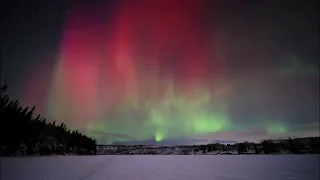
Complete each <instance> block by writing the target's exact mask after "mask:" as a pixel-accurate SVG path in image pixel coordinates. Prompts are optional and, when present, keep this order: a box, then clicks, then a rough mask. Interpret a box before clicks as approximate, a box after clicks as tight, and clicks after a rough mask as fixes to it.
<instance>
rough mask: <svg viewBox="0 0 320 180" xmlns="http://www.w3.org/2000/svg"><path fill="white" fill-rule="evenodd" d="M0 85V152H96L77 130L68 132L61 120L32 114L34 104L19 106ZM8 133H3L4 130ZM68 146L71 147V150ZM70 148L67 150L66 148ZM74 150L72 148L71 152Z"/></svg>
mask: <svg viewBox="0 0 320 180" xmlns="http://www.w3.org/2000/svg"><path fill="white" fill-rule="evenodd" d="M6 91H7V86H6V85H5V86H2V87H0V140H1V144H0V150H1V151H0V153H1V154H0V155H1V156H10V155H25V154H29V155H31V154H41V155H50V154H65V153H77V154H96V141H95V140H93V139H91V138H89V137H87V136H85V135H82V134H81V133H79V132H78V130H76V131H74V133H70V130H68V129H67V127H66V124H65V123H61V125H60V126H56V125H55V121H54V122H53V123H46V119H42V118H41V117H40V115H38V116H37V117H35V118H34V117H33V115H34V111H35V106H33V107H32V108H31V109H30V108H29V107H25V108H22V107H21V106H20V104H19V102H18V101H12V100H11V99H10V98H9V97H8V95H6V94H5V93H6ZM8 132H9V133H11V134H7V133H8ZM71 149H72V150H71ZM70 150H71V151H70ZM73 150H76V151H73Z"/></svg>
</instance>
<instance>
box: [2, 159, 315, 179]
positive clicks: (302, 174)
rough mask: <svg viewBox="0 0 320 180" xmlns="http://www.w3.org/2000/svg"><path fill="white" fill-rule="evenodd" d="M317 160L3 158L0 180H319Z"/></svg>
mask: <svg viewBox="0 0 320 180" xmlns="http://www.w3.org/2000/svg"><path fill="white" fill-rule="evenodd" d="M319 158H320V156H319V155H269V156H268V155H261V156H260V155H259V156H256V155H243V156H241V155H236V156H219V155H218V156H214V155H213V156H210V155H203V156H163V155H162V156H161V155H159V156H157V155H150V156H147V155H137V156H124V155H123V156H122V155H121V156H81V157H79V156H58V157H30V158H28V157H26V158H1V178H0V179H1V180H127V179H128V180H129V179H130V180H169V179H170V180H188V179H189V180H215V179H217V180H275V179H277V180H287V179H288V180H289V179H290V180H295V179H296V180H319V173H320V172H319V168H320V166H319Z"/></svg>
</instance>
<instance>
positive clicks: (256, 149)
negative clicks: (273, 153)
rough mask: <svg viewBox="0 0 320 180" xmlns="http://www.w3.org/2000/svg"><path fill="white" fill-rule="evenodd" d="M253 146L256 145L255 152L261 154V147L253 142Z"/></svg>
mask: <svg viewBox="0 0 320 180" xmlns="http://www.w3.org/2000/svg"><path fill="white" fill-rule="evenodd" d="M253 147H254V153H255V154H260V153H261V152H260V149H259V148H258V146H257V144H255V143H253Z"/></svg>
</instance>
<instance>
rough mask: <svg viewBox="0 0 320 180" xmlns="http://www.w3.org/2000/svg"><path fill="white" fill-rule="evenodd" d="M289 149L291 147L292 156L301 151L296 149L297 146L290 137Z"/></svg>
mask: <svg viewBox="0 0 320 180" xmlns="http://www.w3.org/2000/svg"><path fill="white" fill-rule="evenodd" d="M289 147H290V152H291V153H292V154H298V153H299V150H298V149H297V148H296V147H295V145H294V144H293V141H292V139H291V138H290V137H289Z"/></svg>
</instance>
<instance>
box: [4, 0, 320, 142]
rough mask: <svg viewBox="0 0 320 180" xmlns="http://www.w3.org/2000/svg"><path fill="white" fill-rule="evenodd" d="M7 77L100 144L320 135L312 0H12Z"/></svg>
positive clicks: (7, 8) (25, 100)
mask: <svg viewBox="0 0 320 180" xmlns="http://www.w3.org/2000/svg"><path fill="white" fill-rule="evenodd" d="M2 12H3V13H4V16H3V21H2V24H3V25H4V26H2V28H1V31H2V32H1V60H2V72H1V75H2V76H1V80H2V83H6V84H8V86H9V94H10V95H11V96H12V97H13V99H18V100H19V101H20V102H21V104H23V105H26V106H29V105H36V111H37V113H40V114H41V115H42V116H44V117H46V118H47V119H48V120H51V121H53V120H55V121H56V122H57V123H61V122H65V123H67V126H68V127H70V128H78V129H80V131H81V132H83V133H84V134H86V135H89V136H92V137H94V138H96V139H97V140H98V143H99V144H201V143H211V142H236V141H259V140H262V139H266V138H287V137H289V136H290V137H303V136H319V93H318V91H319V13H318V12H319V8H318V6H317V5H316V1H311V0H310V1H293V0H292V1H287V0H284V1H263V0H262V1H251V0H248V1H229V0H227V1H212V0H161V1H160V0H153V1H150V0H131V1H129V0H118V1H115V0H114V1H102V0H91V1H85V0H78V1H75V0H74V1H71V0H69V1H67V0H64V1H62V0H55V1H36V0H30V1H21V0H13V1H5V3H4V6H3V11H2Z"/></svg>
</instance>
